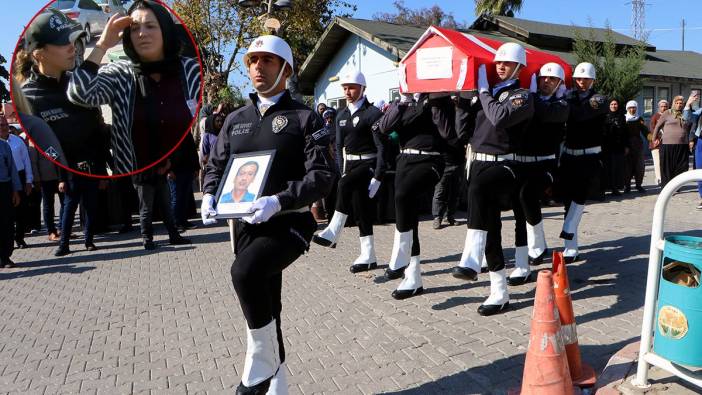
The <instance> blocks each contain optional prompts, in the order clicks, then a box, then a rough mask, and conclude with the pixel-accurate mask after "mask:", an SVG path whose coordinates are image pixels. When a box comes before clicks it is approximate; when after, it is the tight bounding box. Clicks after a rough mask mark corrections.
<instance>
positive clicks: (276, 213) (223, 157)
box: [201, 35, 333, 394]
mask: <svg viewBox="0 0 702 395" xmlns="http://www.w3.org/2000/svg"><path fill="white" fill-rule="evenodd" d="M243 61H244V64H245V66H246V68H247V71H248V73H249V78H250V79H251V83H252V84H253V86H254V89H255V90H256V92H257V93H255V94H251V96H250V97H251V102H252V104H251V105H248V106H245V107H242V108H240V109H239V110H237V111H235V112H233V113H231V114H230V115H229V116H227V119H226V121H225V123H224V126H223V127H222V130H221V132H220V134H219V137H218V138H217V144H216V145H215V147H214V149H213V151H212V152H211V154H210V159H209V161H208V163H207V166H206V169H205V179H204V186H203V191H204V196H203V199H202V207H201V214H202V219H203V223H205V225H207V224H210V223H212V222H214V219H212V218H211V216H212V215H214V214H215V213H216V211H215V209H214V202H215V199H214V194H215V193H216V191H217V188H218V186H219V184H220V182H222V175H223V173H224V171H225V167H226V165H227V163H228V161H229V158H230V157H231V156H232V155H237V154H244V153H248V152H255V151H264V150H275V155H274V157H273V161H272V163H271V164H270V171H269V173H268V177H267V179H266V180H265V184H264V185H263V186H262V189H261V197H260V198H258V199H256V201H255V202H254V204H253V207H252V212H251V214H250V215H248V216H246V217H244V218H243V220H244V221H243V222H242V221H237V223H236V225H235V235H236V238H235V239H236V244H235V253H236V258H235V260H234V263H233V265H232V270H231V273H232V281H233V283H234V289H235V291H236V293H237V296H238V299H239V304H240V305H241V309H242V311H243V313H244V317H245V318H246V323H247V326H248V327H247V345H246V346H247V347H246V359H245V361H244V369H243V374H242V377H241V384H240V385H239V386H238V388H237V392H236V393H237V394H264V393H266V391H269V387H270V391H269V393H274V394H287V388H286V384H285V367H284V366H282V363H283V362H284V361H285V350H284V348H283V335H282V332H281V329H280V313H281V287H282V272H283V270H284V269H285V268H286V267H288V266H289V265H290V264H291V263H293V262H294V261H295V260H296V259H297V258H298V257H299V256H300V255H302V254H303V253H304V252H305V251H307V250H308V249H309V242H310V240H311V239H312V234H313V233H314V230H315V228H316V227H317V224H316V222H315V220H314V218H313V217H312V214H311V213H310V211H309V206H310V205H311V204H312V203H313V202H314V201H316V200H318V199H320V198H321V197H322V196H324V195H326V194H327V193H328V192H329V189H330V185H331V181H332V178H333V173H332V170H331V158H330V157H329V155H328V153H327V152H326V150H325V148H324V147H323V146H321V145H319V144H317V143H316V142H315V141H314V137H313V136H312V135H313V134H314V133H315V132H316V131H318V130H320V129H322V121H321V119H320V118H319V115H317V114H316V113H315V112H314V111H313V110H312V109H310V108H308V107H306V106H305V105H303V104H301V103H298V102H296V101H295V100H293V99H292V97H291V95H290V92H289V91H288V90H286V89H285V82H286V79H287V78H288V77H289V76H290V75H291V74H292V72H293V57H292V51H291V49H290V46H289V45H288V44H287V43H286V42H285V41H284V40H283V39H281V38H279V37H276V36H269V35H267V36H261V37H258V38H256V39H255V40H254V41H253V42H252V43H251V46H250V47H249V50H248V52H247V53H246V55H245V56H244V59H243Z"/></svg>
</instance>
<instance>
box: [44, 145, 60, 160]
mask: <svg viewBox="0 0 702 395" xmlns="http://www.w3.org/2000/svg"><path fill="white" fill-rule="evenodd" d="M44 152H46V156H48V157H49V158H51V159H53V160H56V158H58V156H59V155H58V152H56V150H55V149H54V147H51V146H49V148H47V149H46V151H44Z"/></svg>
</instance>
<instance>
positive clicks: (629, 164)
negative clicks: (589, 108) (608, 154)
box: [624, 100, 648, 193]
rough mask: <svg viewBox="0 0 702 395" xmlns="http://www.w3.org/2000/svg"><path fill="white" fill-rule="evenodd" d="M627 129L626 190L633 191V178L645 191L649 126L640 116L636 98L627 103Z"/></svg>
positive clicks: (641, 190) (639, 189)
mask: <svg viewBox="0 0 702 395" xmlns="http://www.w3.org/2000/svg"><path fill="white" fill-rule="evenodd" d="M625 116H626V131H627V139H628V143H627V146H628V148H629V149H628V151H627V153H626V156H625V164H626V166H625V167H624V192H630V191H631V179H632V177H633V178H634V181H635V182H636V190H637V191H639V192H641V193H644V192H646V190H645V189H644V187H643V185H642V183H643V178H644V171H645V169H646V166H645V164H644V149H643V143H644V141H647V140H648V128H647V127H646V124H645V123H644V121H643V119H641V117H640V116H639V105H638V103H636V101H634V100H630V101H629V102H627V103H626V114H625Z"/></svg>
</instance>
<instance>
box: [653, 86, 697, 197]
mask: <svg viewBox="0 0 702 395" xmlns="http://www.w3.org/2000/svg"><path fill="white" fill-rule="evenodd" d="M684 105H685V102H684V98H683V97H682V96H675V98H674V99H673V107H672V108H671V109H670V110H668V111H666V112H665V113H663V115H661V117H660V119H659V120H658V123H657V124H656V128H655V129H654V131H653V133H654V135H655V136H661V139H662V140H661V141H662V143H661V187H665V185H666V184H667V183H668V181H670V180H672V179H673V178H674V177H675V176H677V175H679V174H682V173H684V172H686V171H687V170H688V169H689V168H690V163H689V157H690V148H691V147H692V146H693V144H694V142H693V141H690V139H689V136H688V132H689V130H690V124H689V123H687V122H685V121H684V120H683V115H682V112H683V111H682V110H683V106H684Z"/></svg>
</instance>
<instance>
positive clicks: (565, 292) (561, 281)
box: [553, 251, 597, 388]
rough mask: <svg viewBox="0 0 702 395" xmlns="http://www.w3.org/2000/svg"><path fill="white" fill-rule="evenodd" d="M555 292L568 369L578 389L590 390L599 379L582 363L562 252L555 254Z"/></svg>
mask: <svg viewBox="0 0 702 395" xmlns="http://www.w3.org/2000/svg"><path fill="white" fill-rule="evenodd" d="M553 292H554V294H555V296H556V306H558V315H560V316H561V334H562V337H563V343H565V350H566V355H567V356H568V367H569V368H570V378H571V379H572V380H573V384H575V385H577V386H578V387H582V388H588V387H592V386H594V385H595V381H596V380H597V377H596V376H595V370H594V369H593V368H592V367H591V366H590V365H587V364H585V363H583V362H582V360H581V358H580V346H579V345H578V331H577V329H576V326H575V314H573V301H572V300H571V298H570V285H569V283H568V269H566V265H565V260H564V259H563V253H562V252H556V251H554V252H553Z"/></svg>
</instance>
